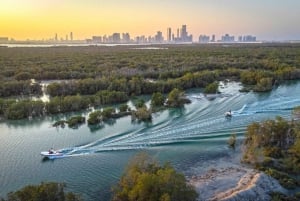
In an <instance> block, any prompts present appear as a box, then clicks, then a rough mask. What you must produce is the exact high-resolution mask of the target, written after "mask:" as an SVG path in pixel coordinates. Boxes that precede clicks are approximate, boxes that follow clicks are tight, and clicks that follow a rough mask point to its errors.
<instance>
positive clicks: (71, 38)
mask: <svg viewBox="0 0 300 201" xmlns="http://www.w3.org/2000/svg"><path fill="white" fill-rule="evenodd" d="M70 40H71V41H72V40H73V32H71V33H70Z"/></svg>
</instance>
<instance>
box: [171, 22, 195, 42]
mask: <svg viewBox="0 0 300 201" xmlns="http://www.w3.org/2000/svg"><path fill="white" fill-rule="evenodd" d="M192 41H193V36H192V35H189V34H188V32H187V28H186V25H185V24H184V25H182V27H181V29H177V37H176V38H175V42H192Z"/></svg>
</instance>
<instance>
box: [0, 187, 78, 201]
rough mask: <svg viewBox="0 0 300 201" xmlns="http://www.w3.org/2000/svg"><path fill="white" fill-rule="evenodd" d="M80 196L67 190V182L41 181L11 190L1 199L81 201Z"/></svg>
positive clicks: (5, 200)
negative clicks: (37, 183)
mask: <svg viewBox="0 0 300 201" xmlns="http://www.w3.org/2000/svg"><path fill="white" fill-rule="evenodd" d="M81 200H82V199H81V198H80V196H78V195H76V194H74V193H71V192H65V184H61V183H53V182H49V183H41V184H39V185H36V186H34V185H29V186H25V187H24V188H22V189H20V190H18V191H16V192H11V193H9V194H8V195H7V199H4V198H2V199H1V201H81Z"/></svg>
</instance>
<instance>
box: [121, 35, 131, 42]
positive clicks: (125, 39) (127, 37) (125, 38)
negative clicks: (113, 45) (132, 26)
mask: <svg viewBox="0 0 300 201" xmlns="http://www.w3.org/2000/svg"><path fill="white" fill-rule="evenodd" d="M122 42H123V43H130V35H129V33H123V34H122Z"/></svg>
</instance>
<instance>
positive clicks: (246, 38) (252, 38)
mask: <svg viewBox="0 0 300 201" xmlns="http://www.w3.org/2000/svg"><path fill="white" fill-rule="evenodd" d="M243 42H256V37H255V36H251V35H247V36H244V37H243Z"/></svg>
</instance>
